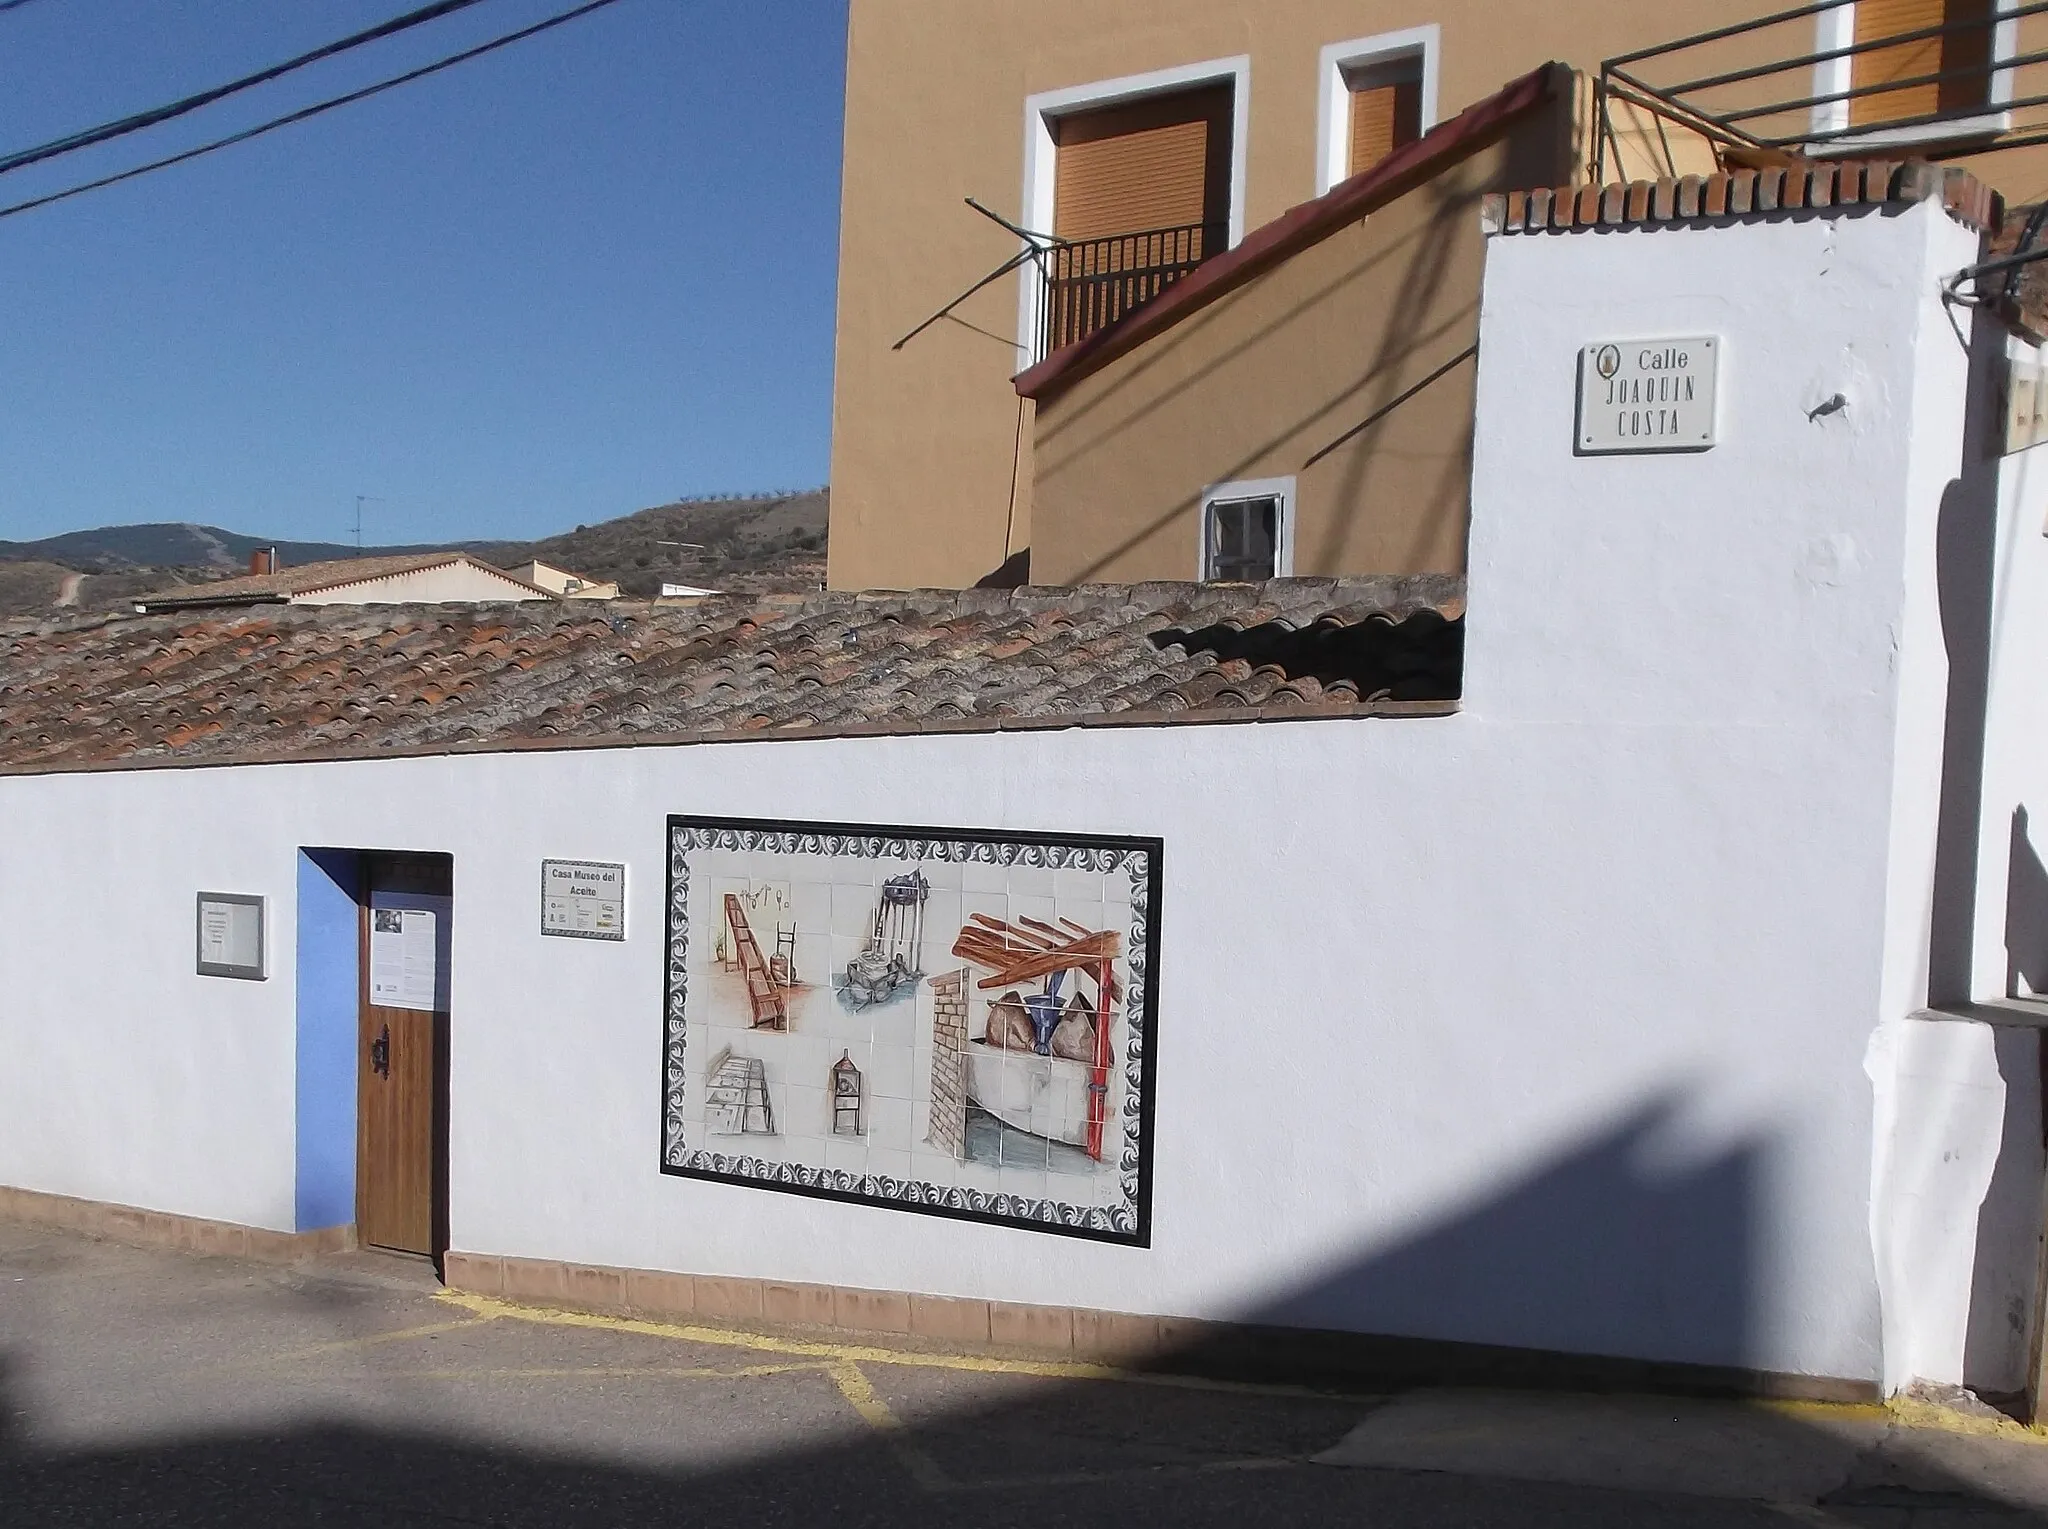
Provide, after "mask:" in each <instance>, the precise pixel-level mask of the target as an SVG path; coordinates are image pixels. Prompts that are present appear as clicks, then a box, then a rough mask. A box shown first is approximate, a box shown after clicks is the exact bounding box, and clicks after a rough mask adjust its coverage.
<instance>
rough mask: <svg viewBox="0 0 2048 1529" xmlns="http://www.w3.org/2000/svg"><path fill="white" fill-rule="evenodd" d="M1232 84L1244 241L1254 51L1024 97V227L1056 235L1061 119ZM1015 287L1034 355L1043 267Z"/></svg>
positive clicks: (1236, 204)
mask: <svg viewBox="0 0 2048 1529" xmlns="http://www.w3.org/2000/svg"><path fill="white" fill-rule="evenodd" d="M1223 84H1228V85H1229V86H1230V233H1229V241H1230V245H1231V246H1235V245H1236V244H1237V242H1238V241H1239V240H1240V239H1242V238H1243V237H1244V182H1245V175H1244V167H1245V149H1246V142H1245V140H1246V139H1247V137H1248V136H1249V129H1250V125H1251V109H1252V58H1251V55H1250V54H1249V53H1239V54H1235V55H1233V56H1232V57H1230V58H1212V59H1208V60H1206V61H1204V62H1202V63H1199V64H1181V65H1177V66H1176V67H1174V68H1172V69H1154V70H1151V71H1150V72H1149V73H1146V74H1126V75H1123V76H1120V77H1119V78H1117V79H1113V80H1096V81H1094V82H1093V83H1091V84H1087V85H1069V86H1066V87H1065V88H1063V89H1060V90H1041V91H1039V92H1038V93H1037V94H1036V95H1029V96H1026V97H1025V98H1024V194H1023V196H1022V198H1021V199H1020V200H1019V202H1018V205H1019V206H1020V207H1022V208H1023V209H1024V216H1023V220H1022V222H1023V226H1024V227H1025V228H1028V229H1030V230H1031V231H1032V232H1034V233H1042V234H1049V233H1051V232H1052V216H1053V195H1054V192H1055V190H1056V188H1057V186H1058V175H1057V171H1058V166H1059V144H1058V143H1057V142H1056V141H1055V140H1054V137H1053V131H1054V128H1055V126H1056V125H1057V123H1058V122H1059V119H1060V118H1062V117H1066V116H1071V115H1073V114H1074V113H1076V112H1084V111H1095V110H1097V109H1099V108H1101V107H1104V106H1121V105H1122V104H1123V103H1124V102H1126V101H1138V100H1142V99H1144V98H1145V97H1146V96H1156V95H1164V94H1166V93H1167V92H1169V91H1176V90H1186V89H1188V88H1189V87H1191V86H1196V85H1223ZM1019 278H1020V279H1019V282H1018V289H1017V347H1018V349H1019V350H1020V351H1021V352H1022V353H1023V354H1024V355H1026V356H1029V355H1030V354H1031V351H1032V348H1033V346H1034V345H1035V344H1036V343H1037V338H1038V303H1039V283H1038V267H1037V265H1036V264H1027V265H1026V266H1025V267H1024V269H1023V270H1022V271H1021V272H1020V273H1019Z"/></svg>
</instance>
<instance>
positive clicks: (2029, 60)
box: [1593, 0, 2048, 181]
mask: <svg viewBox="0 0 2048 1529" xmlns="http://www.w3.org/2000/svg"><path fill="white" fill-rule="evenodd" d="M1852 4H1853V0H1818V3H1816V4H1810V5H1801V6H1797V7H1795V8H1793V9H1791V10H1784V11H1776V12H1773V13H1771V14H1770V15H1766V16H1759V17H1757V18H1756V19H1755V20H1753V21H1746V22H1740V23H1737V24H1736V25H1733V26H1725V27H1716V28H1715V29H1713V30H1712V31H1707V32H1699V33H1695V34H1694V35H1692V36H1690V37H1682V38H1679V39H1678V40H1677V41H1675V42H1669V43H1663V44H1660V45H1658V46H1656V47H1654V48H1643V49H1639V50H1638V51H1636V52H1634V53H1625V54H1622V55H1621V56H1619V57H1617V58H1610V59H1608V60H1606V61H1605V62H1604V63H1602V64H1601V66H1600V75H1599V78H1598V81H1597V82H1596V84H1595V97H1594V110H1595V119H1596V124H1597V128H1598V136H1597V140H1596V147H1595V150H1594V163H1593V170H1594V174H1595V178H1596V179H1599V180H1603V181H1604V180H1631V179H1642V178H1652V177H1656V176H1660V175H1677V174H1687V173H1696V172H1699V171H1701V170H1711V169H1714V168H1717V167H1721V166H1726V165H1730V164H1738V165H1743V164H1748V165H1761V164H1772V163H1783V162H1785V161H1787V160H1789V159H1795V158H1818V157H1827V158H1848V157H1857V156H1869V155H1873V154H1886V155H1898V154H1900V153H1903V152H1910V153H1912V154H1913V155H1914V156H1915V157H1918V158H1923V159H1927V158H1931V159H1944V158H1955V157H1957V156H1959V155H1963V154H1975V153H1982V152H1984V151H1985V150H1987V149H1993V148H2017V147H2021V146H2024V145H2029V144H2036V143H2044V142H2048V94H2042V93H2039V92H2040V90H2041V87H2042V85H2043V84H2044V83H2048V71H2043V70H2041V69H2039V68H2036V67H2035V66H2038V65H2041V64H2044V63H2048V52H2043V51H2034V52H2023V51H2021V49H2020V47H2019V41H2018V40H2019V36H2020V34H2021V32H2022V31H2023V30H2024V31H2026V32H2028V33H2029V34H2030V36H2031V34H2032V32H2033V28H2032V27H2031V26H2023V23H2024V22H2025V19H2026V18H2028V17H2032V16H2036V15H2040V14H2042V13H2044V12H2048V0H2024V3H2020V4H2015V5H2013V6H2011V7H2010V8H2009V9H1998V8H1996V7H1995V6H1994V5H1993V4H1992V3H1991V0H1980V8H1979V9H1978V13H1977V14H1974V15H1965V16H1959V17H1956V19H1952V20H1948V21H1945V22H1943V23H1941V24H1940V25H1937V26H1927V27H1918V28H1915V29H1913V30H1910V31H1899V32H1892V33H1886V34H1883V35H1878V36H1863V37H1860V38H1859V37H1857V36H1856V35H1855V32H1854V23H1853V20H1852V18H1853V16H1854V12H1853V10H1851V9H1850V8H1849V7H1850V6H1851V5H1852ZM1960 8H1961V7H1959V6H1958V7H1956V9H1960Z"/></svg>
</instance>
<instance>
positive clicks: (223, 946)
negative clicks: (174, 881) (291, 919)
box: [197, 892, 269, 982]
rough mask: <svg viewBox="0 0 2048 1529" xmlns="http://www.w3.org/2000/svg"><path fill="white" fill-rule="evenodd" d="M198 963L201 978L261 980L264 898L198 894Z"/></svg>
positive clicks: (262, 970) (231, 894)
mask: <svg viewBox="0 0 2048 1529" xmlns="http://www.w3.org/2000/svg"><path fill="white" fill-rule="evenodd" d="M198 922H199V962H198V968H197V970H198V972H199V975H200V976H202V977H240V978H243V979H244V980H245V981H249V982H261V981H262V980H263V979H264V978H265V977H266V976H268V975H269V974H268V973H267V972H266V971H265V970H264V969H263V899H262V898H260V897H249V896H245V895H243V894H242V893H239V892H201V893H200V894H199V913H198Z"/></svg>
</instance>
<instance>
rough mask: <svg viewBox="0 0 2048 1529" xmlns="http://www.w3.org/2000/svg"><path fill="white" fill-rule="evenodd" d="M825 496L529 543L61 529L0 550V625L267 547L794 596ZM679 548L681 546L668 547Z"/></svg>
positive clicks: (743, 502)
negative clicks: (75, 581)
mask: <svg viewBox="0 0 2048 1529" xmlns="http://www.w3.org/2000/svg"><path fill="white" fill-rule="evenodd" d="M827 508H828V502H827V494H826V491H825V490H824V489H810V490H806V491H804V492H802V493H795V494H756V495H749V496H746V497H739V498H722V499H680V500H677V501H675V502H674V503H671V504H660V505H655V506H654V507H652V508H651V509H645V510H640V511H637V512H635V513H634V514H631V515H623V516H620V517H619V518H618V519H616V520H607V521H601V522H599V523H597V524H595V525H583V526H578V527H576V528H575V529H574V530H573V531H564V532H562V533H561V534H560V535H557V536H549V537H544V538H542V539H540V540H538V541H527V542H512V541H461V542H429V543H425V544H421V545H412V546H378V547H361V548H358V547H355V546H353V545H350V544H347V543H340V542H281V541H275V540H272V539H271V538H268V537H262V536H245V535H243V534H241V533H240V532H236V531H224V530H222V529H221V528H220V527H218V526H200V525H190V524H180V523H162V524H149V525H130V526H102V527H99V528H98V529H96V530H91V531H68V532H66V533H64V534H63V535H62V536H49V537H45V538H43V539H42V540H41V541H32V542H9V541H0V617H6V616H17V615H35V614H37V613H39V612H41V611H45V610H49V609H51V608H53V606H54V604H55V601H56V600H57V598H58V592H59V590H60V589H61V588H62V586H63V581H64V577H65V576H66V575H67V574H71V573H81V574H85V575H87V577H86V578H85V580H84V581H83V586H82V588H81V589H79V590H75V591H73V603H74V604H75V605H77V606H78V607H80V608H82V609H87V610H96V609H97V610H104V609H111V608H115V607H118V606H121V605H124V604H125V603H126V602H127V601H129V600H130V599H132V598H133V597H134V596H136V595H138V594H141V593H144V592H146V591H148V590H152V589H161V588H163V587H165V586H167V585H171V584H182V583H188V582H197V581H200V580H205V579H216V578H224V577H226V576H228V575H230V574H236V573H243V572H246V571H247V570H248V567H249V554H250V553H251V552H254V551H257V550H259V549H261V548H264V547H275V548H277V551H278V557H279V558H280V560H281V561H282V562H283V563H284V564H285V566H286V567H298V566H302V565H304V564H306V563H322V562H327V561H330V560H333V559H340V558H354V557H382V556H385V555H387V554H390V553H395V552H435V551H441V550H444V549H445V550H459V551H463V552H468V553H471V554H472V555H474V556H476V557H480V558H482V559H484V560H485V561H486V562H490V563H493V564H495V565H497V566H498V567H500V568H514V567H517V566H519V565H520V564H522V563H525V562H528V561H530V560H532V559H534V558H539V559H540V560H541V561H542V562H547V563H554V564H556V565H557V566H559V567H563V568H567V569H569V570H570V571H571V572H573V573H579V574H583V575H586V576H588V577H590V578H593V579H598V580H616V581H617V582H618V584H619V587H620V591H621V593H623V594H625V595H628V596H631V597H634V598H638V599H647V598H650V597H652V596H654V595H657V594H659V593H660V592H661V586H662V585H663V584H664V583H672V584H690V585H695V586H699V587H704V588H711V589H726V590H734V591H739V592H745V593H749V594H770V593H777V592H788V593H798V592H802V591H806V590H814V589H817V588H819V587H820V586H821V585H822V584H823V583H824V579H825V522H826V515H827ZM676 543H687V544H688V545H674V544H676Z"/></svg>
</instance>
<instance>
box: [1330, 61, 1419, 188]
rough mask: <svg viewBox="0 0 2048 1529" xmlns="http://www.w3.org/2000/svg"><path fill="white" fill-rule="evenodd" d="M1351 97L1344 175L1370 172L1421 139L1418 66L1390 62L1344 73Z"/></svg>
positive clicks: (1413, 62) (1405, 62)
mask: <svg viewBox="0 0 2048 1529" xmlns="http://www.w3.org/2000/svg"><path fill="white" fill-rule="evenodd" d="M1344 84H1345V88H1346V90H1347V91H1348V92H1349V94H1350V97H1351V153H1350V156H1349V158H1348V159H1347V161H1346V168H1345V174H1347V175H1357V174H1358V173H1359V172H1360V171H1362V170H1370V169H1371V168H1372V167H1373V166H1374V165H1376V164H1378V163H1379V162H1380V161H1381V160H1383V159H1385V158H1386V157H1387V156H1388V155H1389V154H1391V153H1393V152H1394V150H1396V149H1398V148H1400V147H1401V146H1402V145H1403V144H1407V143H1413V142H1414V141H1415V140H1416V139H1417V138H1420V137H1421V136H1422V60H1421V59H1420V58H1419V57H1411V58H1402V59H1394V60H1390V61H1388V62H1385V63H1377V64H1368V65H1364V66H1362V67H1360V68H1356V69H1350V70H1346V71H1345V75H1344Z"/></svg>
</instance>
